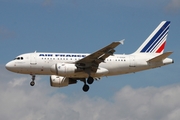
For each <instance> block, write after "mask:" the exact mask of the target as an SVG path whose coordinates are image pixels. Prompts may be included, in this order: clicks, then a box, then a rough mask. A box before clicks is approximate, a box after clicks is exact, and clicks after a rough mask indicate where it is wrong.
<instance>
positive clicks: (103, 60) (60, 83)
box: [5, 21, 174, 92]
mask: <svg viewBox="0 0 180 120" xmlns="http://www.w3.org/2000/svg"><path fill="white" fill-rule="evenodd" d="M169 27H170V21H162V22H161V23H160V24H159V25H158V26H157V28H156V29H155V30H154V31H153V32H152V33H151V34H150V36H149V37H148V38H147V39H146V40H145V41H144V42H143V43H142V45H141V46H140V47H139V48H138V49H137V50H136V51H135V52H134V53H132V54H128V55H126V54H114V52H115V48H116V47H117V46H118V45H120V44H123V43H124V40H121V41H118V42H112V43H111V44H109V45H107V46H105V47H103V48H102V49H100V50H98V51H96V52H94V53H91V54H84V53H46V52H36V51H35V52H33V53H26V54H22V55H18V56H17V57H16V58H15V59H14V60H12V61H10V62H8V63H7V64H6V66H5V67H6V69H7V70H9V71H12V72H15V73H21V74H29V75H31V76H32V81H31V82H30V85H31V86H34V85H35V76H36V75H50V85H51V86H52V87H65V86H68V85H70V84H76V83H77V81H78V80H79V81H82V82H84V85H83V87H82V90H83V91H84V92H87V91H88V90H89V85H90V84H92V83H93V82H94V81H95V80H98V79H100V78H102V77H105V76H114V75H122V74H128V73H135V72H139V71H143V70H148V69H153V68H157V67H161V66H164V65H168V64H172V63H174V60H173V59H171V58H168V56H169V55H171V54H172V53H173V52H164V48H165V44H166V40H167V36H168V32H169Z"/></svg>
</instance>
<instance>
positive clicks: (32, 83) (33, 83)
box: [30, 75, 36, 86]
mask: <svg viewBox="0 0 180 120" xmlns="http://www.w3.org/2000/svg"><path fill="white" fill-rule="evenodd" d="M31 76H32V78H31V79H32V81H31V82H30V85H31V86H34V85H35V82H34V81H35V77H36V76H35V75H31Z"/></svg>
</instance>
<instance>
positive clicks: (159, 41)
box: [135, 21, 170, 53]
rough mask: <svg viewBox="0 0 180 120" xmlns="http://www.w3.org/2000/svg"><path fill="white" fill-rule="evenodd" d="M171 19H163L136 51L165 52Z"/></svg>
mask: <svg viewBox="0 0 180 120" xmlns="http://www.w3.org/2000/svg"><path fill="white" fill-rule="evenodd" d="M169 27H170V21H162V22H161V23H160V24H159V26H158V27H157V28H156V29H155V30H154V31H153V32H152V33H151V35H150V36H149V37H148V38H147V39H146V40H145V41H144V43H143V44H142V45H141V46H140V47H139V48H138V49H137V51H136V52H135V53H163V51H164V48H165V45H166V40H167V36H168V32H169Z"/></svg>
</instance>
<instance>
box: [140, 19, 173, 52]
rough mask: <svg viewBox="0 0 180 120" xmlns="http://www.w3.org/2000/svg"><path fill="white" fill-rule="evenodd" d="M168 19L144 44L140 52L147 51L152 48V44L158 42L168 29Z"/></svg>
mask: <svg viewBox="0 0 180 120" xmlns="http://www.w3.org/2000/svg"><path fill="white" fill-rule="evenodd" d="M169 24H170V21H167V22H166V23H165V24H164V25H163V26H162V27H161V28H160V29H159V31H158V32H157V33H156V34H155V35H154V36H153V38H152V39H151V40H150V41H149V42H148V43H147V44H146V46H145V47H144V48H143V49H142V50H141V51H140V52H149V51H151V49H152V48H153V46H154V45H155V44H156V43H157V42H158V41H161V40H162V39H160V38H161V37H162V36H163V35H164V34H166V33H167V31H168V30H169Z"/></svg>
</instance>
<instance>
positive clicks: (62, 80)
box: [50, 75, 77, 87]
mask: <svg viewBox="0 0 180 120" xmlns="http://www.w3.org/2000/svg"><path fill="white" fill-rule="evenodd" d="M75 83H77V80H74V79H70V78H67V77H61V76H57V75H51V76H50V85H51V86H52V87H65V86H68V85H69V84H75Z"/></svg>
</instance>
